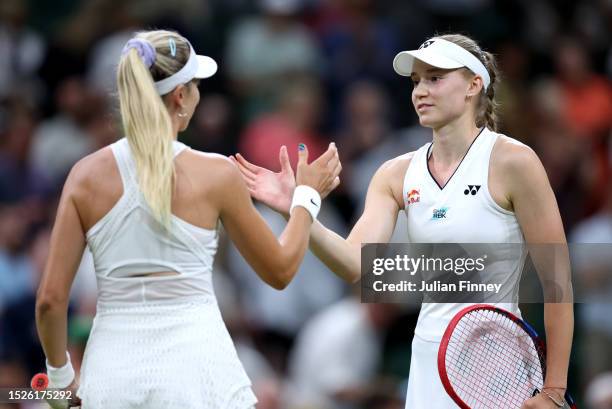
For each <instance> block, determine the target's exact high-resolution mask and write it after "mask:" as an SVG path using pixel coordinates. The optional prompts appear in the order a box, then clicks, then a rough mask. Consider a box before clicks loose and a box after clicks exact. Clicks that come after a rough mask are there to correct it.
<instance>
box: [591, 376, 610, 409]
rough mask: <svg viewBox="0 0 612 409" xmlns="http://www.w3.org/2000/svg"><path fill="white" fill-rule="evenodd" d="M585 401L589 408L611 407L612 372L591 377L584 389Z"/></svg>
mask: <svg viewBox="0 0 612 409" xmlns="http://www.w3.org/2000/svg"><path fill="white" fill-rule="evenodd" d="M586 401H587V404H588V405H589V406H588V407H589V408H590V409H612V372H607V373H603V374H601V375H599V376H598V377H597V378H595V379H593V381H592V382H591V383H590V385H589V387H588V389H587V391H586Z"/></svg>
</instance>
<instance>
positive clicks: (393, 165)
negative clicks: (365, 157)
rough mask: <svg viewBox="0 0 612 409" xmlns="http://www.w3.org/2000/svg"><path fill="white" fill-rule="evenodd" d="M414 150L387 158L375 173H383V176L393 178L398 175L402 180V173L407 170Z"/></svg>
mask: <svg viewBox="0 0 612 409" xmlns="http://www.w3.org/2000/svg"><path fill="white" fill-rule="evenodd" d="M414 153H415V152H408V153H405V154H403V155H400V156H396V157H395V158H393V159H389V160H388V161H386V162H385V163H383V164H382V165H381V166H380V168H378V171H377V173H380V174H382V175H384V176H385V177H393V178H394V179H395V178H397V177H398V176H399V177H401V179H402V181H403V179H404V175H405V174H406V171H407V170H408V166H409V165H410V162H411V161H412V157H413V156H414Z"/></svg>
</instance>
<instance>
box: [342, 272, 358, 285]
mask: <svg viewBox="0 0 612 409" xmlns="http://www.w3.org/2000/svg"><path fill="white" fill-rule="evenodd" d="M345 280H346V281H347V282H348V283H349V284H357V283H358V282H359V281H360V280H361V271H351V272H349V274H348V276H347V277H346V278H345Z"/></svg>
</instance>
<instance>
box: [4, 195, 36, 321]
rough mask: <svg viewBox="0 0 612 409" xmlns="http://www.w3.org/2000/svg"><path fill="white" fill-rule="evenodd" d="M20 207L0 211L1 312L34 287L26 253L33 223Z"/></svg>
mask: <svg viewBox="0 0 612 409" xmlns="http://www.w3.org/2000/svg"><path fill="white" fill-rule="evenodd" d="M24 210H25V209H23V208H21V207H16V206H14V207H1V208H0V311H2V309H3V308H6V307H7V306H9V305H10V304H11V303H14V302H17V301H19V300H20V299H21V298H22V297H23V296H25V295H26V294H29V293H30V292H31V291H32V288H33V287H34V284H35V282H34V271H33V266H32V261H31V260H30V257H28V255H27V254H26V253H25V247H26V242H27V233H28V229H29V227H30V221H29V218H28V217H27V214H26V213H25V211H24Z"/></svg>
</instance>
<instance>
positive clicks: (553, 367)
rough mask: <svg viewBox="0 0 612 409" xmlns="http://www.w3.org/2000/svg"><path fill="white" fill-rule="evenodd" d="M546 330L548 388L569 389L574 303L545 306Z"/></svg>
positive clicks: (546, 381) (545, 383) (546, 385)
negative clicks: (568, 374)
mask: <svg viewBox="0 0 612 409" xmlns="http://www.w3.org/2000/svg"><path fill="white" fill-rule="evenodd" d="M544 326H545V328H546V349H547V357H546V368H547V369H546V379H545V380H544V386H545V387H548V388H559V389H566V388H567V372H568V367H569V358H570V353H571V349H572V337H573V334H574V306H573V304H572V303H546V304H544Z"/></svg>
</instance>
